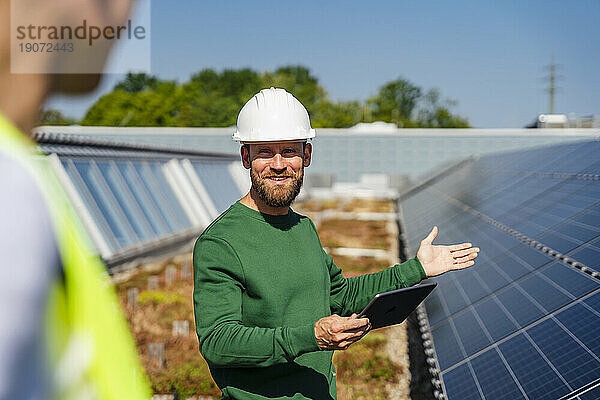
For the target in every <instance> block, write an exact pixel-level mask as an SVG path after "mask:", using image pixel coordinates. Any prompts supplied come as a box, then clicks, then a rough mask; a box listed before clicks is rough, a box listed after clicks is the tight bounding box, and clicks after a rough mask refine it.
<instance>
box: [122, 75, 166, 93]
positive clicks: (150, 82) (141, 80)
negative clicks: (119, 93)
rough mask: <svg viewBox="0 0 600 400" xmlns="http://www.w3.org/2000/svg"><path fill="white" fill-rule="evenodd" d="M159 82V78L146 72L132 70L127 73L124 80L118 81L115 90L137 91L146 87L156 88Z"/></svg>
mask: <svg viewBox="0 0 600 400" xmlns="http://www.w3.org/2000/svg"><path fill="white" fill-rule="evenodd" d="M157 84H158V79H157V78H156V77H154V76H152V75H146V73H139V74H134V73H131V72H128V73H127V76H126V77H125V79H124V80H122V81H121V82H119V83H117V85H116V86H115V87H114V90H123V91H125V92H127V93H137V92H141V91H143V90H146V89H154V88H156V85H157Z"/></svg>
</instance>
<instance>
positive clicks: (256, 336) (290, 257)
mask: <svg viewBox="0 0 600 400" xmlns="http://www.w3.org/2000/svg"><path fill="white" fill-rule="evenodd" d="M424 278H426V275H425V272H424V271H423V268H422V267H421V264H420V262H419V261H418V260H417V259H416V258H413V259H411V260H409V261H407V262H405V263H403V264H400V265H396V266H394V267H391V268H387V269H385V270H383V271H380V272H378V273H375V274H370V275H364V276H360V277H356V278H349V279H347V278H344V277H343V276H342V271H341V270H340V269H339V268H338V267H337V266H336V265H335V264H334V263H333V259H332V257H331V256H330V255H328V254H327V253H325V251H324V250H323V246H322V245H321V242H320V240H319V236H318V235H317V231H316V229H315V226H314V225H313V223H312V221H311V220H310V219H309V218H308V217H305V216H302V215H299V214H297V213H295V212H293V211H292V210H290V212H289V213H288V214H287V215H283V216H273V215H267V214H262V213H260V212H258V211H255V210H252V209H251V208H248V207H246V206H244V205H242V204H241V203H239V202H237V203H235V204H234V205H233V206H231V207H230V208H229V209H228V210H227V211H225V212H224V213H223V214H221V216H219V217H218V218H217V219H216V220H215V221H214V222H213V223H212V224H211V225H210V226H209V227H208V228H207V229H206V230H205V231H204V233H202V235H201V236H200V237H199V238H198V240H197V242H196V245H195V247H194V314H195V318H196V332H197V334H198V340H199V344H200V352H201V353H202V355H203V356H204V358H205V359H206V361H207V362H208V365H209V368H210V371H211V374H212V377H213V379H214V380H215V382H216V383H217V385H218V386H219V388H220V389H221V390H222V392H223V397H222V398H223V399H274V398H275V399H319V400H331V399H336V387H335V369H334V367H333V364H332V362H331V360H332V355H333V352H332V351H323V350H320V349H319V346H318V344H317V341H316V339H315V334H314V323H315V322H316V321H317V320H318V319H320V318H322V317H325V316H328V315H331V314H334V313H335V314H338V315H341V316H349V315H351V314H352V313H354V312H357V313H358V312H360V311H361V310H362V309H363V308H364V307H365V306H366V305H367V303H368V302H369V301H370V300H371V299H372V297H373V296H374V295H375V294H377V293H380V292H383V291H387V290H393V289H398V288H401V287H407V286H410V285H413V284H415V283H418V282H420V281H421V280H422V279H424Z"/></svg>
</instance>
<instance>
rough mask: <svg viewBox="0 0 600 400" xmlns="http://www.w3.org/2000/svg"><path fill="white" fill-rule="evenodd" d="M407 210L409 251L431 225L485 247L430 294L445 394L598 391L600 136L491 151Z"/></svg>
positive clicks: (445, 236)
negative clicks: (511, 150) (471, 265)
mask: <svg viewBox="0 0 600 400" xmlns="http://www.w3.org/2000/svg"><path fill="white" fill-rule="evenodd" d="M400 207H401V212H402V216H403V220H404V226H405V229H406V232H404V233H405V238H406V243H405V244H406V247H407V249H408V250H409V252H412V253H413V254H414V253H415V252H416V250H417V249H418V246H419V243H420V241H421V240H422V239H423V238H424V237H425V236H426V235H427V233H428V232H429V230H430V229H431V227H432V226H433V225H438V226H439V228H440V234H439V236H438V240H437V241H436V242H437V243H457V242H462V241H469V242H473V243H475V244H476V245H477V246H479V247H480V248H481V253H480V256H479V258H478V260H477V265H476V266H475V267H474V268H471V269H467V270H464V271H455V272H450V273H447V274H445V275H442V276H440V277H437V278H434V280H436V281H437V282H438V284H439V286H438V290H436V292H434V293H433V294H432V295H431V296H430V297H429V299H428V300H427V301H426V302H425V309H426V311H427V317H428V318H427V320H428V325H429V329H430V331H431V337H432V338H433V347H434V348H435V356H436V360H437V362H436V365H437V366H438V367H439V372H438V374H439V377H440V378H441V381H442V385H441V388H442V390H443V391H444V394H445V396H446V397H447V398H449V399H480V398H486V399H519V398H529V399H558V398H561V397H563V396H564V397H566V398H578V399H592V398H593V399H597V398H600V389H599V388H598V387H600V386H598V387H595V386H594V385H595V383H594V382H596V380H598V378H600V334H599V332H600V274H598V272H597V271H599V270H600V142H598V141H588V142H580V143H572V144H567V145H558V146H552V147H545V148H540V149H534V150H528V151H521V152H514V153H509V154H497V155H491V156H486V157H482V158H480V159H478V160H476V161H473V162H472V163H470V164H468V165H464V166H462V167H460V168H459V169H457V170H455V171H453V172H452V173H450V174H448V175H446V176H445V177H443V178H441V179H439V180H437V181H434V182H433V183H432V184H430V185H428V186H427V187H425V188H423V189H422V190H420V191H418V192H416V193H413V194H412V195H411V196H410V197H408V198H406V199H403V200H402V201H401V202H400ZM598 383H600V382H598Z"/></svg>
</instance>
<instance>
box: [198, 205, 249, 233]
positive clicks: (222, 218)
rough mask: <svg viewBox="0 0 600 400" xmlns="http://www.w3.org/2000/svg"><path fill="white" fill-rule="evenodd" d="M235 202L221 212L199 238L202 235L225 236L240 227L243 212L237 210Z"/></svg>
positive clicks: (237, 206)
mask: <svg viewBox="0 0 600 400" xmlns="http://www.w3.org/2000/svg"><path fill="white" fill-rule="evenodd" d="M238 208H239V205H238V204H237V203H234V204H232V205H231V206H229V208H228V209H227V210H225V211H223V212H222V213H221V215H219V216H218V217H217V218H215V220H214V221H213V222H211V223H210V225H208V226H207V227H206V229H204V231H203V232H202V234H201V235H200V237H199V239H202V238H204V237H208V236H210V237H217V238H221V237H226V236H228V234H230V233H231V232H232V231H233V230H236V229H240V228H242V226H243V222H242V219H243V214H241V213H240V212H239V210H238Z"/></svg>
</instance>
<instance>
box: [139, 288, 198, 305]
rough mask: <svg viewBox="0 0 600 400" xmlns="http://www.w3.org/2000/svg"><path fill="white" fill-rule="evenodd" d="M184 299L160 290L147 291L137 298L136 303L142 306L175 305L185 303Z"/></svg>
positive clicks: (178, 295)
mask: <svg viewBox="0 0 600 400" xmlns="http://www.w3.org/2000/svg"><path fill="white" fill-rule="evenodd" d="M186 301H187V300H186V299H185V297H183V296H182V295H180V294H178V293H176V292H163V291H160V290H147V291H144V292H142V293H140V295H139V296H138V302H139V303H140V304H141V305H144V304H149V303H151V304H157V305H158V304H176V303H186Z"/></svg>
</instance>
